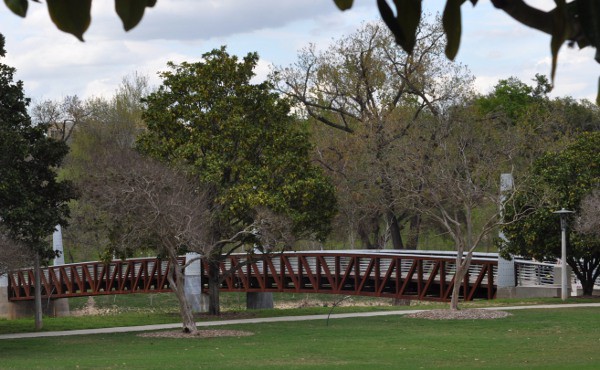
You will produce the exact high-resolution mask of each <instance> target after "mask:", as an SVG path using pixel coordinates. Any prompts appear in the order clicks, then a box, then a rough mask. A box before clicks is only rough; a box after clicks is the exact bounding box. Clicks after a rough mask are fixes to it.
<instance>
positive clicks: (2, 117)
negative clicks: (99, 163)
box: [0, 35, 74, 329]
mask: <svg viewBox="0 0 600 370" xmlns="http://www.w3.org/2000/svg"><path fill="white" fill-rule="evenodd" d="M4 56H5V50H4V36H2V35H0V57H4ZM14 73H15V69H14V68H11V67H9V66H7V65H5V64H1V63H0V91H1V93H0V225H1V228H2V231H3V232H5V233H6V234H7V235H8V237H10V238H11V239H13V240H14V241H16V242H18V243H19V244H20V245H23V246H26V249H27V251H24V253H31V254H32V255H33V256H34V262H35V280H36V282H35V286H36V287H39V286H40V285H41V284H40V276H39V270H40V263H44V262H46V261H47V260H48V259H50V258H53V257H54V255H55V252H54V251H53V250H52V247H51V245H50V244H49V243H48V241H47V238H48V236H49V235H51V234H52V232H53V231H54V230H55V227H56V225H58V224H61V225H66V221H67V216H68V213H69V210H68V207H67V202H68V201H69V200H70V199H71V198H73V196H74V191H73V188H72V187H71V185H70V184H69V183H68V182H64V181H63V182H59V181H57V177H56V171H55V169H56V168H57V167H58V166H59V165H60V163H61V161H62V160H63V158H64V156H65V155H66V154H67V152H68V147H67V145H66V144H65V143H64V142H61V141H56V140H54V139H51V138H48V137H47V136H46V129H47V127H46V126H43V125H32V123H31V119H30V117H29V115H28V113H27V106H28V105H29V99H27V98H25V96H24V95H23V83H22V82H21V81H17V82H14V81H13V76H14ZM35 306H36V315H35V316H36V328H37V329H41V327H42V312H41V289H36V290H35Z"/></svg>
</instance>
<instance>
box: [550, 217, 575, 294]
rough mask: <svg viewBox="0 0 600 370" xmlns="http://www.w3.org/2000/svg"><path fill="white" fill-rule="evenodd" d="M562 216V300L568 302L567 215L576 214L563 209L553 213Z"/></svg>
mask: <svg viewBox="0 0 600 370" xmlns="http://www.w3.org/2000/svg"><path fill="white" fill-rule="evenodd" d="M552 213H556V214H558V215H559V216H560V231H561V245H560V247H561V248H560V252H561V253H560V254H561V257H560V258H561V260H562V273H561V292H560V298H561V299H562V300H563V301H566V300H567V282H568V277H567V215H569V214H570V213H575V212H573V211H569V210H566V209H564V208H562V209H561V210H560V211H556V212H552Z"/></svg>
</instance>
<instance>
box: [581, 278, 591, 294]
mask: <svg viewBox="0 0 600 370" xmlns="http://www.w3.org/2000/svg"><path fill="white" fill-rule="evenodd" d="M581 288H582V289H583V295H589V296H591V295H592V294H594V281H593V280H586V281H582V282H581Z"/></svg>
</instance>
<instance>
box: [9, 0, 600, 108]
mask: <svg viewBox="0 0 600 370" xmlns="http://www.w3.org/2000/svg"><path fill="white" fill-rule="evenodd" d="M31 1H37V0H31ZM156 1H157V0H138V1H131V0H115V11H116V13H117V14H118V16H119V18H120V19H121V21H122V23H123V28H124V29H125V30H126V31H129V30H130V29H132V28H134V27H135V26H136V25H137V24H138V23H139V22H140V21H141V19H142V18H143V16H144V12H145V10H146V8H147V7H153V6H154V5H155V4H156ZM333 1H334V3H335V4H336V5H337V7H338V8H339V9H341V10H347V9H350V8H351V7H352V5H353V3H354V0H333ZM466 2H467V1H466V0H446V4H445V7H444V13H443V23H444V33H445V34H446V38H447V40H448V42H447V45H446V50H445V52H446V56H447V57H448V58H449V59H451V60H453V59H454V58H455V56H456V55H457V53H458V49H459V45H460V39H461V33H462V16H461V6H462V5H463V4H464V3H466ZM470 2H471V3H472V4H473V6H475V5H476V4H477V0H470ZM5 3H6V5H7V6H8V8H9V9H10V10H11V11H12V12H13V13H15V14H17V15H19V16H21V17H25V16H26V14H27V8H28V5H29V2H28V0H6V1H5ZM555 3H556V7H555V8H554V9H552V10H550V11H542V10H540V9H538V8H535V7H533V6H531V5H529V4H527V3H526V2H525V1H524V0H492V4H493V5H494V6H495V7H496V8H498V9H500V10H502V11H504V12H505V13H506V14H508V15H509V16H510V17H512V18H513V19H514V20H515V21H517V22H519V23H521V24H524V25H526V26H528V27H532V28H534V29H536V30H539V31H541V32H544V33H546V34H548V35H550V36H551V38H552V39H551V53H552V70H551V76H552V80H554V72H555V70H556V61H557V58H558V51H559V50H560V47H561V46H562V45H563V44H564V43H565V42H569V45H574V44H575V43H577V45H578V46H579V47H580V48H584V47H587V46H592V47H595V48H598V47H599V46H600V23H598V19H599V18H600V7H599V6H598V1H597V0H574V1H571V2H569V3H567V0H556V1H555ZM47 4H48V11H49V13H50V18H51V19H52V21H53V22H54V24H55V25H56V26H57V27H58V29H60V30H62V31H64V32H68V33H70V34H72V35H74V36H76V37H77V38H78V39H79V40H81V41H83V34H84V33H85V31H86V30H87V29H88V27H89V25H90V23H91V9H92V0H48V1H47ZM377 7H378V9H379V13H380V14H381V18H382V19H383V21H384V22H385V23H386V25H387V27H388V28H389V29H390V31H391V32H392V33H393V34H394V36H395V40H396V43H398V45H400V46H402V48H403V49H404V50H405V51H406V52H408V53H409V54H411V53H412V51H413V48H414V47H415V45H416V44H417V40H418V36H417V29H418V26H419V23H420V21H421V18H422V15H423V9H422V2H421V0H395V1H392V2H391V4H390V2H389V1H387V0H377ZM596 60H598V61H600V58H599V57H598V55H596ZM598 99H600V95H599V97H598ZM599 101H600V100H597V102H599Z"/></svg>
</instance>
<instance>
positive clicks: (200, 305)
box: [184, 252, 208, 313]
mask: <svg viewBox="0 0 600 370" xmlns="http://www.w3.org/2000/svg"><path fill="white" fill-rule="evenodd" d="M199 256H200V255H199V254H198V253H193V252H192V253H186V255H185V260H186V261H190V260H192V259H194V258H198V257H199ZM184 273H185V281H184V284H185V286H184V290H185V297H186V298H187V300H188V302H189V303H190V305H191V306H192V312H196V313H197V312H208V297H207V294H203V293H202V261H201V260H200V259H197V260H196V261H194V262H192V263H191V264H190V265H189V266H188V267H186V269H185V272H184Z"/></svg>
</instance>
